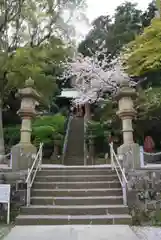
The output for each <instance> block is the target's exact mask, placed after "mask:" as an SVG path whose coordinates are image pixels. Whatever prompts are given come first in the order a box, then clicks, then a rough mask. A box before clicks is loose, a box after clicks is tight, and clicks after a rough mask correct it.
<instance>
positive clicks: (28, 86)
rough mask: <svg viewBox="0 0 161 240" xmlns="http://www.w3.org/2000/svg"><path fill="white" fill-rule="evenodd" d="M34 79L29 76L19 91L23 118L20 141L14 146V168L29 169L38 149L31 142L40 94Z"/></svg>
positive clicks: (20, 114)
mask: <svg viewBox="0 0 161 240" xmlns="http://www.w3.org/2000/svg"><path fill="white" fill-rule="evenodd" d="M33 87H34V81H33V80H32V79H31V78H29V79H28V80H26V82H25V87H24V88H23V89H20V90H19V91H18V96H19V97H20V98H21V106H20V109H19V111H18V114H19V116H20V117H21V119H22V123H21V130H20V131H21V134H20V142H19V143H18V144H17V145H15V146H13V147H12V170H13V171H16V170H27V169H28V168H29V167H31V165H32V162H33V157H34V156H35V154H36V152H37V149H36V147H35V146H34V145H32V144H31V132H32V119H33V118H34V117H35V116H36V111H35V107H36V104H37V103H38V99H39V98H40V95H39V94H38V93H37V92H36V90H35V89H34V88H33Z"/></svg>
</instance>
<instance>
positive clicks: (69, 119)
mask: <svg viewBox="0 0 161 240" xmlns="http://www.w3.org/2000/svg"><path fill="white" fill-rule="evenodd" d="M72 119H73V117H72V116H69V118H68V123H67V127H66V134H65V138H64V144H63V151H62V164H64V159H65V153H66V150H67V143H68V136H69V130H70V123H71V121H72Z"/></svg>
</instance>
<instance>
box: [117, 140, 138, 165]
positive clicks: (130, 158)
mask: <svg viewBox="0 0 161 240" xmlns="http://www.w3.org/2000/svg"><path fill="white" fill-rule="evenodd" d="M117 152H118V155H121V156H123V158H122V159H123V166H124V167H125V169H126V170H128V169H139V168H140V146H139V145H138V144H137V143H132V144H129V145H125V144H123V145H121V146H120V147H119V148H118V149H117Z"/></svg>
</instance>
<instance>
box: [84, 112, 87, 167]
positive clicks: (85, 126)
mask: <svg viewBox="0 0 161 240" xmlns="http://www.w3.org/2000/svg"><path fill="white" fill-rule="evenodd" d="M86 128H87V121H86V117H85V116H84V165H87V146H86V130H87V129H86Z"/></svg>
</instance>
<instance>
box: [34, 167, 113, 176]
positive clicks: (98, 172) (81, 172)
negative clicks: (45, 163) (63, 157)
mask: <svg viewBox="0 0 161 240" xmlns="http://www.w3.org/2000/svg"><path fill="white" fill-rule="evenodd" d="M61 175H62V176H67V175H69V176H70V175H76V176H77V175H79V176H80V175H84V176H89V175H108V176H109V175H116V172H115V171H112V170H111V169H101V170H97V169H89V170H88V168H87V169H84V170H79V169H77V170H71V169H70V170H68V169H63V168H62V169H60V168H59V169H58V170H57V169H51V170H50V169H48V170H41V171H39V172H37V176H61Z"/></svg>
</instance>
